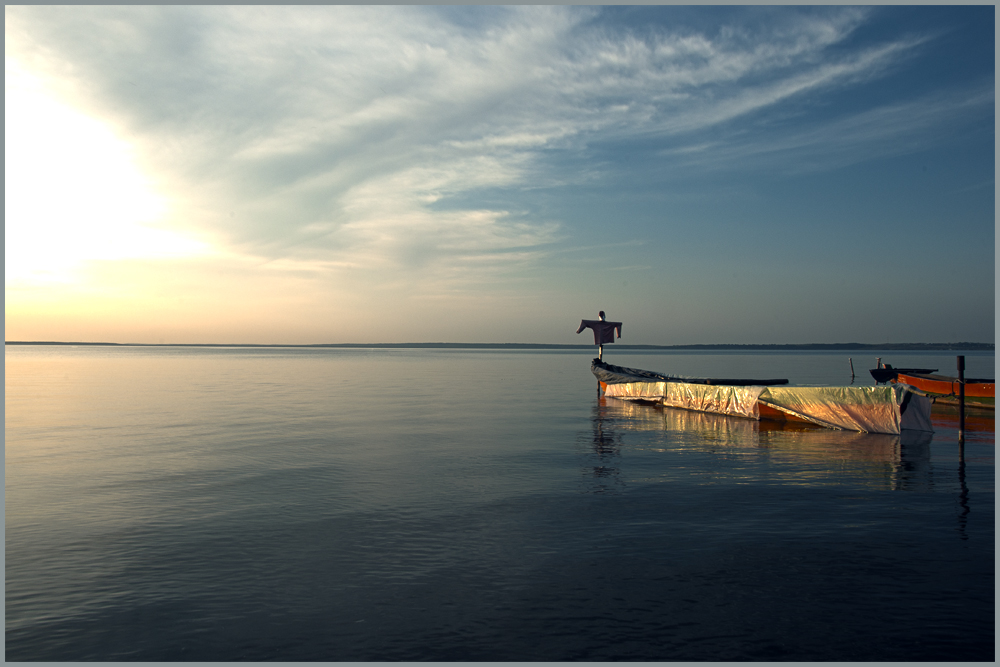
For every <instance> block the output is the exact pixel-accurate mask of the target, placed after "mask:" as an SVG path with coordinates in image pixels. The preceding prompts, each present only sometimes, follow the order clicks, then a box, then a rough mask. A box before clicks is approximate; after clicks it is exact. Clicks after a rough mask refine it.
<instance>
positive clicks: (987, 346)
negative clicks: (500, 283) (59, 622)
mask: <svg viewBox="0 0 1000 667" xmlns="http://www.w3.org/2000/svg"><path fill="white" fill-rule="evenodd" d="M4 345H75V346H92V347H93V346H102V347H245V348H348V349H352V348H353V349H359V348H360V349H455V350H588V349H594V347H595V346H594V345H559V344H548V343H312V344H306V345H281V344H266V343H99V342H98V343H94V342H81V341H76V342H73V341H27V340H8V341H4ZM609 349H615V350H678V351H682V350H701V351H707V352H711V351H716V350H720V351H722V350H737V351H738V350H747V351H751V350H752V351H762V350H763V351H767V350H774V351H784V350H805V351H816V350H895V351H920V350H932V351H933V350H958V351H969V352H994V351H995V350H996V344H995V343H800V344H783V345H753V344H750V345H736V344H717V345H624V344H621V343H616V344H615V345H614V347H613V348H609Z"/></svg>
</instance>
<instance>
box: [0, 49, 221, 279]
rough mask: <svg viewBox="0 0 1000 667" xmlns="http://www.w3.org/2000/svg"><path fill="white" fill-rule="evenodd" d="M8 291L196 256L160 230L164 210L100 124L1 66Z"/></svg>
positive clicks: (196, 246) (197, 244)
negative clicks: (90, 267)
mask: <svg viewBox="0 0 1000 667" xmlns="http://www.w3.org/2000/svg"><path fill="white" fill-rule="evenodd" d="M4 69H5V85H4V93H5V99H4V112H5V118H4V122H5V127H4V132H5V149H4V170H5V173H4V187H5V190H6V194H5V198H4V215H5V224H4V240H5V253H4V261H5V266H4V276H5V281H6V286H7V287H8V288H10V287H11V286H17V285H22V286H30V285H39V284H52V283H73V282H76V281H78V280H79V279H80V276H79V272H78V269H80V268H81V267H82V266H83V265H84V264H85V263H88V262H92V261H95V260H121V259H137V258H168V257H174V258H176V257H187V256H192V255H201V254H205V253H206V252H208V250H209V248H208V246H207V245H206V244H205V243H203V242H201V241H198V240H195V239H192V238H188V237H186V236H184V235H182V234H178V233H176V232H174V231H170V230H168V229H165V228H163V226H162V225H163V224H164V220H165V217H166V215H167V213H168V202H167V200H166V199H165V198H164V197H163V196H162V195H160V194H159V193H157V192H156V190H155V188H154V186H153V184H151V183H150V181H149V179H147V178H146V177H145V176H144V175H143V174H142V172H141V171H140V170H139V169H138V167H137V166H136V164H135V160H134V157H133V152H132V149H131V147H130V146H129V144H128V143H127V142H125V141H123V140H122V139H121V138H119V137H118V136H116V134H115V132H114V131H113V130H112V129H111V128H110V127H109V126H108V125H107V124H105V123H103V122H101V121H99V120H96V119H94V118H91V117H89V116H87V115H85V114H83V113H81V112H79V111H77V110H75V109H73V108H71V107H70V106H68V105H66V104H65V103H63V102H61V101H60V100H58V99H57V98H56V96H54V95H53V94H51V93H50V92H49V91H47V90H46V89H45V86H44V85H43V83H42V82H41V81H40V80H39V79H38V78H37V77H35V76H33V75H32V74H31V73H29V72H27V71H26V70H25V69H24V68H23V67H21V66H20V64H19V63H18V62H17V61H16V60H14V59H12V58H10V57H7V58H6V59H5V68H4Z"/></svg>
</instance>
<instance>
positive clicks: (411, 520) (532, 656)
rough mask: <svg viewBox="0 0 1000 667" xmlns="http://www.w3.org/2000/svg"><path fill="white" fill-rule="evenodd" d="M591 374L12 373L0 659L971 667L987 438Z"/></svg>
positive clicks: (985, 616) (379, 357) (436, 363)
mask: <svg viewBox="0 0 1000 667" xmlns="http://www.w3.org/2000/svg"><path fill="white" fill-rule="evenodd" d="M955 354H958V353H953V352H948V353H940V352H921V353H912V352H908V353H901V352H892V351H884V352H877V353H876V352H865V353H864V356H860V355H859V353H858V352H819V353H817V352H760V353H744V352H715V353H704V352H696V353H695V352H640V351H628V352H627V353H626V352H625V351H621V352H616V351H615V349H614V347H613V346H608V347H607V348H606V352H605V359H606V360H607V361H610V362H611V363H615V364H620V365H625V366H632V367H638V368H645V369H648V370H654V371H660V372H667V373H674V374H681V375H693V376H709V377H711V376H716V377H726V376H728V377H764V378H774V377H787V378H789V379H790V380H791V382H792V383H793V384H804V385H808V384H823V385H846V384H849V383H850V382H851V376H850V368H849V365H848V364H849V362H848V358H849V357H853V364H854V369H855V373H856V374H857V376H856V378H855V379H854V382H855V384H863V385H871V384H873V381H872V380H871V377H870V376H869V375H868V372H867V369H868V368H873V367H874V363H875V357H876V356H879V357H882V359H883V361H885V362H889V363H891V364H892V365H894V366H897V367H901V366H925V367H931V368H939V369H940V370H941V372H942V373H946V374H954V372H953V369H954V368H955ZM965 355H966V361H967V371H966V375H967V376H969V377H977V376H979V377H983V376H986V377H993V376H994V366H995V358H994V355H993V354H992V353H988V354H982V353H972V352H967V353H965ZM592 356H593V353H592V352H588V351H485V350H472V351H469V350H447V349H445V350H426V349H377V350H367V349H315V348H259V349H248V348H185V347H114V348H106V347H84V346H81V347H77V348H73V347H62V346H58V347H56V346H7V347H6V349H5V363H6V372H5V410H6V412H5V415H6V417H5V429H6V430H5V436H6V446H5V457H6V459H5V460H6V468H5V480H6V487H5V491H6V493H5V502H6V511H5V517H6V658H7V659H8V660H17V661H20V660H44V661H76V660H101V661H110V660H130V661H164V660H166V661H182V660H198V661H207V660H241V661H243V660H250V661H257V660H283V661H292V660H296V661H298V660H352V661H354V660H358V661H360V660H436V661H443V660H476V661H482V660H521V661H524V660H532V661H556V660H591V661H605V660H632V659H639V660H684V661H705V660H723V661H733V660H763V661H785V660H810V661H819V660H822V661H890V660H891V661H917V660H933V661H957V660H982V661H992V660H993V658H994V602H995V593H994V581H995V579H994V538H995V530H994V516H995V515H994V445H995V427H994V420H993V418H992V414H990V415H989V416H984V415H982V414H979V413H977V414H973V415H970V417H969V419H968V434H967V439H966V443H965V446H964V450H963V451H962V456H960V452H959V448H958V444H957V443H958V438H957V413H956V412H955V411H954V409H951V408H935V412H934V415H933V417H934V424H935V433H933V434H932V435H931V434H920V433H913V432H904V434H903V435H902V436H887V435H875V434H860V433H849V432H843V431H832V430H822V429H809V428H806V429H802V428H799V429H795V428H780V427H778V426H775V425H768V424H767V423H765V422H761V423H758V422H752V421H747V420H741V419H736V418H726V417H717V416H713V415H705V414H698V413H691V412H684V411H679V410H670V409H666V410H665V409H662V408H656V407H652V406H640V405H633V404H627V403H622V402H618V401H615V400H614V399H603V398H599V397H598V395H597V391H596V380H595V379H594V377H593V376H592V375H591V373H590V359H591V357H592Z"/></svg>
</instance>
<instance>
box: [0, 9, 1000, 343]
mask: <svg viewBox="0 0 1000 667" xmlns="http://www.w3.org/2000/svg"><path fill="white" fill-rule="evenodd" d="M4 29H5V100H4V104H5V192H6V195H5V204H4V206H5V208H4V213H5V225H4V233H5V336H6V340H62V341H70V340H71V341H107V342H120V343H128V342H131V343H258V344H310V343H365V342H372V343H403V342H519V343H565V344H580V343H589V342H591V340H592V339H590V333H589V332H585V333H583V334H580V335H576V334H575V331H576V328H577V326H578V325H579V322H580V320H581V319H594V318H596V316H597V312H598V311H599V310H604V311H606V312H607V314H608V319H611V320H619V321H622V322H623V323H624V326H623V329H622V338H621V340H620V342H621V343H632V344H654V345H685V344H717V343H733V344H756V343H765V344H766V343H774V344H790V343H791V344H794V343H838V342H863V343H882V342H960V341H968V342H992V341H993V340H994V339H995V257H996V234H995V90H994V52H995V51H994V35H995V10H994V7H993V6H992V5H988V6H962V7H957V6H936V7H935V6H883V7H848V6H824V7H819V6H814V7H810V6H805V7H791V6H769V7H756V6H725V7H691V6H639V7H626V6H607V7H601V6H575V7H566V6H519V7H511V6H496V7H484V6H472V7H470V6H447V7H425V6H400V7H387V6H332V7H323V6H299V7H285V6H273V7H268V6H243V7H234V6H213V7H208V6H186V7H181V6H161V7H155V6H110V7H85V6H63V7H53V6H10V5H8V6H6V7H5V28H4Z"/></svg>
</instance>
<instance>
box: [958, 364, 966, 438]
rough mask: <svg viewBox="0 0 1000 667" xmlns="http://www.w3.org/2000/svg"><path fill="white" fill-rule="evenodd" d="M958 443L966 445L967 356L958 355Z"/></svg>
mask: <svg viewBox="0 0 1000 667" xmlns="http://www.w3.org/2000/svg"><path fill="white" fill-rule="evenodd" d="M958 443H959V444H960V445H964V444H965V355H964V354H960V355H958Z"/></svg>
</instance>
